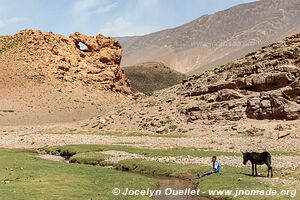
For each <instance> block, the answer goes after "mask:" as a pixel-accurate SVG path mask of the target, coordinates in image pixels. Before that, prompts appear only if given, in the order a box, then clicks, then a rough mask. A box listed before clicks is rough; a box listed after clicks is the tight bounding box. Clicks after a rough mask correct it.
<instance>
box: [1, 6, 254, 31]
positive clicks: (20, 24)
mask: <svg viewBox="0 0 300 200" xmlns="http://www.w3.org/2000/svg"><path fill="white" fill-rule="evenodd" d="M251 1H254V0H0V35H11V34H14V33H16V32H18V31H20V30H22V29H38V30H43V31H51V32H54V33H58V34H63V35H69V34H71V33H73V32H76V31H78V32H81V33H83V34H87V35H96V34H99V33H101V34H104V35H107V36H113V37H117V36H132V35H144V34H148V33H151V32H156V31H160V30H164V29H167V28H173V27H176V26H179V25H182V24H185V23H187V22H190V21H192V20H194V19H196V18H198V17H200V16H202V15H205V14H212V13H215V12H217V11H220V10H224V9H227V8H230V7H232V6H235V5H238V4H241V3H247V2H251Z"/></svg>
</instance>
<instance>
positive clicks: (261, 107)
mask: <svg viewBox="0 0 300 200" xmlns="http://www.w3.org/2000/svg"><path fill="white" fill-rule="evenodd" d="M102 117H104V116H102ZM299 118H300V34H297V35H293V36H291V37H288V38H286V39H284V40H281V41H279V42H276V43H273V44H271V45H269V46H265V47H263V48H262V49H261V50H260V51H257V52H253V53H250V54H248V55H247V56H246V57H244V58H241V59H238V60H235V61H233V62H231V63H229V64H227V65H225V66H221V67H218V68H216V69H214V70H209V71H206V72H204V73H202V74H198V75H193V76H190V77H188V78H186V79H185V80H183V82H182V84H179V85H176V86H173V87H171V88H168V89H164V90H162V91H159V92H157V93H155V95H154V96H152V97H149V98H147V99H145V100H144V101H141V102H140V103H139V104H134V105H132V106H129V107H127V108H124V109H121V110H119V111H118V112H114V113H111V114H110V115H109V116H106V118H105V119H106V122H105V123H102V124H101V123H100V124H99V123H98V122H99V121H97V119H95V121H92V122H91V124H95V123H96V124H97V123H98V124H97V126H95V127H98V128H102V129H127V130H143V131H149V132H156V133H164V132H165V133H167V132H183V131H189V130H191V129H195V130H198V131H199V127H200V126H201V124H206V125H210V126H213V124H219V123H221V122H226V123H229V124H230V122H235V121H240V122H239V124H242V123H243V122H245V121H247V120H256V122H253V121H252V122H251V124H259V122H258V121H257V120H277V121H278V123H281V122H284V121H285V120H296V121H298V122H299ZM274 123H275V122H274ZM298 125H299V123H298ZM216 127H222V126H216ZM298 128H299V126H298ZM233 129H234V127H233ZM255 131H256V130H254V132H255ZM202 132H203V130H202Z"/></svg>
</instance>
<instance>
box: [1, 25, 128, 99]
mask: <svg viewBox="0 0 300 200" xmlns="http://www.w3.org/2000/svg"><path fill="white" fill-rule="evenodd" d="M1 38H2V39H1V40H0V46H1V47H2V48H1V50H2V52H0V54H2V55H0V56H1V57H5V59H4V60H5V62H6V63H7V64H9V63H10V62H11V63H12V62H14V65H16V64H17V65H19V66H20V70H21V71H22V72H23V74H18V76H19V77H16V76H15V75H13V77H14V79H17V78H20V79H21V80H22V81H21V82H23V81H24V82H27V81H35V82H41V83H46V82H48V83H51V84H54V83H55V82H57V81H59V82H64V83H68V84H71V85H75V86H83V87H91V88H93V89H100V90H108V91H115V92H120V93H123V94H132V92H131V88H130V82H129V81H128V80H127V78H126V77H125V75H124V74H123V72H122V70H121V69H120V66H119V65H120V62H121V53H122V48H121V46H120V44H119V42H118V41H116V40H114V39H112V38H108V37H105V36H103V35H96V36H95V37H92V36H86V35H83V34H81V33H78V32H76V33H74V34H72V35H70V36H69V37H65V36H62V35H57V34H53V33H48V32H42V31H35V30H23V31H21V32H19V33H17V34H16V35H14V36H5V37H1ZM1 41H2V42H1ZM79 43H82V44H84V45H86V47H87V49H83V50H82V49H81V48H80V46H79ZM6 73H7V76H8V77H9V76H11V77H12V75H10V74H9V73H10V72H9V71H7V72H6ZM6 79H7V78H6ZM4 81H5V82H6V83H7V81H9V80H3V82H4Z"/></svg>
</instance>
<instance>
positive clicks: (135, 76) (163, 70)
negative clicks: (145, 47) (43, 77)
mask: <svg viewBox="0 0 300 200" xmlns="http://www.w3.org/2000/svg"><path fill="white" fill-rule="evenodd" d="M122 69H123V70H124V73H125V75H126V77H128V79H129V80H130V82H131V85H132V90H133V91H134V92H142V93H144V94H147V95H150V94H152V93H153V92H155V91H157V90H161V89H164V88H167V87H170V86H172V85H176V84H178V83H181V81H182V80H183V79H184V78H185V75H184V74H181V73H179V72H176V71H174V70H172V69H170V68H169V67H167V66H165V65H164V64H163V63H161V62H147V63H140V64H137V65H133V66H127V67H123V68H122Z"/></svg>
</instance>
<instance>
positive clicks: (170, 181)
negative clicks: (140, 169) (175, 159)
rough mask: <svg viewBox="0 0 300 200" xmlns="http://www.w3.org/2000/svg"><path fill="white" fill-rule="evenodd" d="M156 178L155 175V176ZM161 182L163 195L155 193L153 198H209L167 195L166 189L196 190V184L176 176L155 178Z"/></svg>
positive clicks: (177, 199)
mask: <svg viewBox="0 0 300 200" xmlns="http://www.w3.org/2000/svg"><path fill="white" fill-rule="evenodd" d="M154 178H155V177H154ZM155 179H156V180H158V182H159V183H160V188H159V190H160V191H162V194H161V195H154V196H153V197H152V200H209V199H208V198H205V197H201V196H196V195H165V194H164V191H166V193H167V191H170V190H169V188H171V189H172V191H178V190H184V191H185V190H187V191H188V190H190V191H191V190H195V185H194V184H193V183H192V182H190V181H188V180H182V179H176V178H155Z"/></svg>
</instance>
